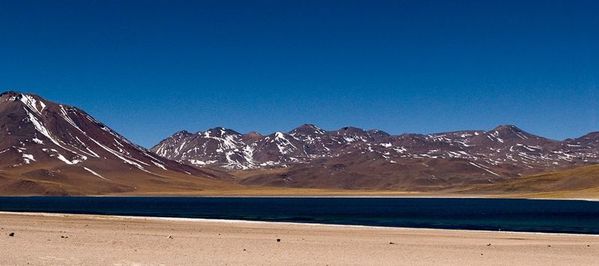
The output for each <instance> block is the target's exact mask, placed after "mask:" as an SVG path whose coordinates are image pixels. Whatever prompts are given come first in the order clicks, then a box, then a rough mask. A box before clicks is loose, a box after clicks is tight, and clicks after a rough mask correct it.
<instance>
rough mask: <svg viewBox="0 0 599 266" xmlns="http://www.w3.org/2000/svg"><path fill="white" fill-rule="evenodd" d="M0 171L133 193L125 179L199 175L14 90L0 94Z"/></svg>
mask: <svg viewBox="0 0 599 266" xmlns="http://www.w3.org/2000/svg"><path fill="white" fill-rule="evenodd" d="M184 137H185V136H180V138H184ZM0 169H3V170H2V171H4V172H7V173H9V172H10V173H12V172H15V173H19V174H18V175H22V176H26V177H28V178H29V179H36V180H37V179H40V180H45V181H43V182H48V180H53V179H54V178H57V177H58V176H60V175H61V174H62V173H70V176H73V175H77V176H83V177H86V178H88V179H90V181H89V182H92V183H99V184H98V186H99V187H104V188H105V189H107V190H109V189H108V187H111V188H113V189H121V190H123V189H125V190H126V189H132V190H134V189H135V188H131V187H128V186H126V185H125V183H128V182H122V181H123V178H127V176H148V177H151V178H156V177H161V176H165V175H169V174H172V173H176V174H177V175H178V174H182V175H187V174H202V172H201V171H198V170H197V169H194V168H193V167H189V166H186V165H182V164H180V163H177V162H174V161H171V160H168V159H166V158H162V157H159V156H157V155H154V154H153V153H151V152H150V151H148V150H146V149H144V148H142V147H140V146H137V145H135V144H133V143H132V142H131V141H129V140H127V139H126V138H124V137H123V136H121V135H120V134H118V133H117V132H115V131H114V130H112V129H110V128H109V127H108V126H106V125H104V124H103V123H101V122H99V121H97V120H96V119H94V118H93V117H92V116H90V115H89V114H87V113H86V112H84V111H83V110H81V109H79V108H76V107H73V106H69V105H63V104H58V103H54V102H51V101H48V100H46V99H43V98H42V97H40V96H37V95H34V94H27V93H19V92H14V91H11V92H5V93H2V94H0ZM42 170H43V171H42ZM29 181H30V182H35V181H31V180H29ZM40 182H42V181H40ZM36 184H38V183H36ZM0 185H2V184H0ZM38 185H39V184H38ZM40 186H41V185H40ZM48 186H50V184H48ZM52 186H54V185H52Z"/></svg>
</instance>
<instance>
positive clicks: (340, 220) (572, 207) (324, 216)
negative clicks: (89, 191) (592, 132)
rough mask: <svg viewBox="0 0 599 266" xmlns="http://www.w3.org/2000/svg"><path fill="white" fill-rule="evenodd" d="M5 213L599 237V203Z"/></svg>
mask: <svg viewBox="0 0 599 266" xmlns="http://www.w3.org/2000/svg"><path fill="white" fill-rule="evenodd" d="M0 211H20V212H53V213H77V214H110V215H130V216H159V217H186V218H217V219H243V220H256V221H279V222H300V223H326V224H347V225H374V226H390V227H421V228H445V229H474V230H503V231H531V232H559V233H584V234H599V202H589V201H570V200H520V199H424V198H203V197H0Z"/></svg>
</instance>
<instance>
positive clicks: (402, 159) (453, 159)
mask: <svg viewBox="0 0 599 266" xmlns="http://www.w3.org/2000/svg"><path fill="white" fill-rule="evenodd" d="M151 151H153V152H155V153H156V154H158V155H160V156H162V157H165V158H168V159H171V160H175V161H178V162H181V163H184V164H188V165H193V166H213V167H219V168H224V169H228V170H229V171H232V172H238V173H239V172H243V174H242V176H243V180H242V181H240V182H241V183H243V184H247V185H268V186H285V187H309V188H342V189H363V188H367V189H400V190H401V189H405V190H410V189H418V190H433V189H439V188H449V187H458V186H464V185H471V184H489V183H496V182H499V181H502V180H509V179H513V178H517V177H521V176H525V175H530V174H536V173H540V172H545V171H554V170H559V169H566V168H572V167H576V166H583V165H588V164H594V163H598V162H599V133H598V132H595V133H590V134H587V135H585V136H582V137H579V138H576V139H566V140H563V141H557V140H551V139H548V138H544V137H541V136H537V135H533V134H531V133H528V132H526V131H524V130H522V129H520V128H518V127H516V126H513V125H500V126H498V127H496V128H494V129H491V130H487V131H484V130H464V131H456V132H444V133H435V134H428V135H423V134H402V135H395V136H394V135H390V134H388V133H386V132H384V131H381V130H363V129H360V128H355V127H343V128H341V129H338V130H332V131H327V130H323V129H321V128H319V127H317V126H315V125H311V124H306V125H302V126H300V127H298V128H295V129H293V130H291V131H289V132H275V133H272V134H270V135H266V136H263V135H260V134H258V133H255V132H252V133H248V134H241V133H238V132H236V131H234V130H231V129H226V128H221V127H219V128H213V129H209V130H206V131H200V132H197V133H190V132H187V131H180V132H177V133H175V134H174V135H172V136H171V137H169V138H167V139H165V140H163V141H161V142H160V143H159V144H157V145H156V146H154V147H152V148H151Z"/></svg>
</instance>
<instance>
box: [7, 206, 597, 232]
mask: <svg viewBox="0 0 599 266" xmlns="http://www.w3.org/2000/svg"><path fill="white" fill-rule="evenodd" d="M2 215H17V216H19V215H20V216H29V217H35V216H39V217H55V218H56V217H58V218H70V217H73V218H87V219H98V220H120V219H125V220H139V221H172V222H192V223H224V224H249V225H251V224H256V225H260V224H263V225H269V224H270V225H290V226H309V227H310V226H311V227H331V228H356V229H382V230H401V231H406V230H407V231H432V232H435V231H452V232H482V233H498V234H536V235H562V236H591V237H597V238H599V234H592V233H589V234H581V233H561V232H534V231H509V230H505V231H504V230H501V231H499V230H497V231H494V230H478V229H451V228H431V227H394V226H376V225H352V224H332V223H331V224H327V223H301V222H279V221H257V220H242V219H211V218H185V217H160V216H130V215H111V214H76V213H53V212H11V211H0V216H2Z"/></svg>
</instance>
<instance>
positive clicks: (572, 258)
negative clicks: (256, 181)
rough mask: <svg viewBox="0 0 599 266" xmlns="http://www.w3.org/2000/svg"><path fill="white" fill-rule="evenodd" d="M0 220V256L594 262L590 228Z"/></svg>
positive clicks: (181, 261)
mask: <svg viewBox="0 0 599 266" xmlns="http://www.w3.org/2000/svg"><path fill="white" fill-rule="evenodd" d="M0 228H1V229H0V235H1V236H0V250H1V252H0V265H597V263H599V262H598V259H599V257H598V255H597V254H599V236H591V235H567V234H536V233H511V232H486V231H463V230H435V229H407V228H378V227H350V226H328V225H307V224H289V223H261V222H244V221H222V220H192V219H160V218H133V217H114V216H94V215H60V214H54V215H47V214H20V213H0ZM13 233H14V235H13V236H11V234H13Z"/></svg>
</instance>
